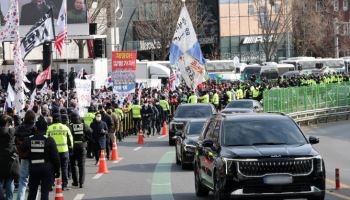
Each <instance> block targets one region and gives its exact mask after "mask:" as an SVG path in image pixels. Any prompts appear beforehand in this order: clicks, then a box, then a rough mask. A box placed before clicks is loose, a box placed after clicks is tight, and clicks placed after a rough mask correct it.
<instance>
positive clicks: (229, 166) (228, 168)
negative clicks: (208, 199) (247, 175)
mask: <svg viewBox="0 0 350 200" xmlns="http://www.w3.org/2000/svg"><path fill="white" fill-rule="evenodd" d="M222 161H223V162H224V163H225V172H226V174H232V173H234V170H233V169H234V168H235V167H236V162H235V160H233V159H231V158H222Z"/></svg>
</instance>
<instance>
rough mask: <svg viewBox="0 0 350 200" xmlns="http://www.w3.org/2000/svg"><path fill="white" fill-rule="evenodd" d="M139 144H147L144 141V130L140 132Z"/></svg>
mask: <svg viewBox="0 0 350 200" xmlns="http://www.w3.org/2000/svg"><path fill="white" fill-rule="evenodd" d="M137 143H138V144H145V141H144V139H143V133H142V129H140V132H139V139H138V141H137Z"/></svg>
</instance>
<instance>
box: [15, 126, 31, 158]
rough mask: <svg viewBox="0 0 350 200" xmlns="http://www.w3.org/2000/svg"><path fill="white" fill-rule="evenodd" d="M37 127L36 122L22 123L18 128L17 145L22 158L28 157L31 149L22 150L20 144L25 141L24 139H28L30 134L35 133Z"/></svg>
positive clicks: (16, 134)
mask: <svg viewBox="0 0 350 200" xmlns="http://www.w3.org/2000/svg"><path fill="white" fill-rule="evenodd" d="M35 133H36V127H35V124H26V123H22V124H21V125H19V126H18V127H17V128H16V131H15V136H16V137H15V144H16V146H17V149H18V150H19V151H18V154H19V157H20V158H21V159H28V156H29V153H30V152H29V151H26V152H24V151H21V150H20V148H19V146H20V145H21V144H22V143H23V142H24V140H26V139H28V138H29V137H30V136H33V135H35Z"/></svg>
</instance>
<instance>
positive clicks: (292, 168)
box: [238, 158, 313, 177]
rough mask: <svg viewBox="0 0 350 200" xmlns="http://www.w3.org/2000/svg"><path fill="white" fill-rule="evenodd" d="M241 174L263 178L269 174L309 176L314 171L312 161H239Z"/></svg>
mask: <svg viewBox="0 0 350 200" xmlns="http://www.w3.org/2000/svg"><path fill="white" fill-rule="evenodd" d="M238 169H239V172H240V173H241V174H242V175H244V176H248V177H249V176H250V177H261V176H264V175H267V174H291V175H294V176H301V175H308V174H310V173H311V172H312V170H313V160H312V159H307V158H306V159H277V160H276V159H269V160H257V161H239V162H238Z"/></svg>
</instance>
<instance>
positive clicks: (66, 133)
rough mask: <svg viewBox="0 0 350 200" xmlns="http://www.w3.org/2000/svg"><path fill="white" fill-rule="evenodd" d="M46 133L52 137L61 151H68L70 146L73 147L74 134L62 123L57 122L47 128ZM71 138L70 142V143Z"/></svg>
mask: <svg viewBox="0 0 350 200" xmlns="http://www.w3.org/2000/svg"><path fill="white" fill-rule="evenodd" d="M46 135H47V136H50V137H52V138H53V139H54V140H55V143H56V145H57V150H58V152H59V153H65V152H68V146H69V147H71V148H73V143H74V141H73V136H72V134H71V132H70V129H69V128H68V127H67V126H66V125H64V124H61V123H55V124H52V125H50V126H49V127H48V128H47V131H46ZM68 140H69V143H68Z"/></svg>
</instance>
